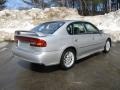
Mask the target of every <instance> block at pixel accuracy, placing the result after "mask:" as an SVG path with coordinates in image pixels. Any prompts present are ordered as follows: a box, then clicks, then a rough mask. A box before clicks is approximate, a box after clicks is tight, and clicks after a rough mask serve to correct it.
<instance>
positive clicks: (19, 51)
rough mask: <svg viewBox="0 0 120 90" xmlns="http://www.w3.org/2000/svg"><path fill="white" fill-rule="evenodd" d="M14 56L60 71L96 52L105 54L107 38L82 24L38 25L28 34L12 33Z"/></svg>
mask: <svg viewBox="0 0 120 90" xmlns="http://www.w3.org/2000/svg"><path fill="white" fill-rule="evenodd" d="M15 41H16V42H17V45H16V48H14V49H13V53H14V55H15V56H17V57H19V58H21V60H26V61H29V62H32V63H39V64H43V65H45V66H48V65H55V64H59V65H60V66H61V67H62V68H63V69H69V68H71V67H72V66H74V63H75V61H76V60H80V59H81V58H84V57H86V56H89V55H91V54H94V53H96V52H101V51H103V52H105V53H107V52H109V51H110V48H111V38H110V37H109V36H108V35H106V34H105V33H103V32H102V31H101V30H98V28H97V27H96V26H94V25H93V24H91V23H89V22H85V21H75V20H63V21H51V22H45V23H42V24H40V25H38V26H36V27H35V28H33V29H32V30H31V31H16V32H15Z"/></svg>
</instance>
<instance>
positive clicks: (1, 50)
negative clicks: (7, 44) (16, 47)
mask: <svg viewBox="0 0 120 90" xmlns="http://www.w3.org/2000/svg"><path fill="white" fill-rule="evenodd" d="M7 49H8V48H2V49H0V53H1V52H3V51H5V50H7Z"/></svg>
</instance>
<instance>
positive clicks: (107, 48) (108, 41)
mask: <svg viewBox="0 0 120 90" xmlns="http://www.w3.org/2000/svg"><path fill="white" fill-rule="evenodd" d="M110 48H111V42H110V40H107V41H106V44H105V47H104V52H105V53H108V52H109V51H110Z"/></svg>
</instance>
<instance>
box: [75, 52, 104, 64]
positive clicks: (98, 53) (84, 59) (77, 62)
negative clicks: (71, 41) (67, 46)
mask: <svg viewBox="0 0 120 90" xmlns="http://www.w3.org/2000/svg"><path fill="white" fill-rule="evenodd" d="M101 54H102V52H97V53H94V54H92V55H89V56H87V57H84V58H82V59H80V60H77V61H76V62H75V63H76V64H79V63H82V62H84V61H86V60H89V59H91V58H93V57H95V56H98V55H101ZM104 55H105V54H104Z"/></svg>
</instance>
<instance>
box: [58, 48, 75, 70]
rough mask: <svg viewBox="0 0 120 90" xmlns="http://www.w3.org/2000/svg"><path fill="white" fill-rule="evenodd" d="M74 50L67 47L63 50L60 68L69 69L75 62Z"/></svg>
mask: <svg viewBox="0 0 120 90" xmlns="http://www.w3.org/2000/svg"><path fill="white" fill-rule="evenodd" d="M75 59H76V56H75V51H74V50H73V49H67V50H65V51H64V52H63V54H62V56H61V62H60V65H61V68H62V69H69V68H71V67H72V66H74V63H75Z"/></svg>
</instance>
